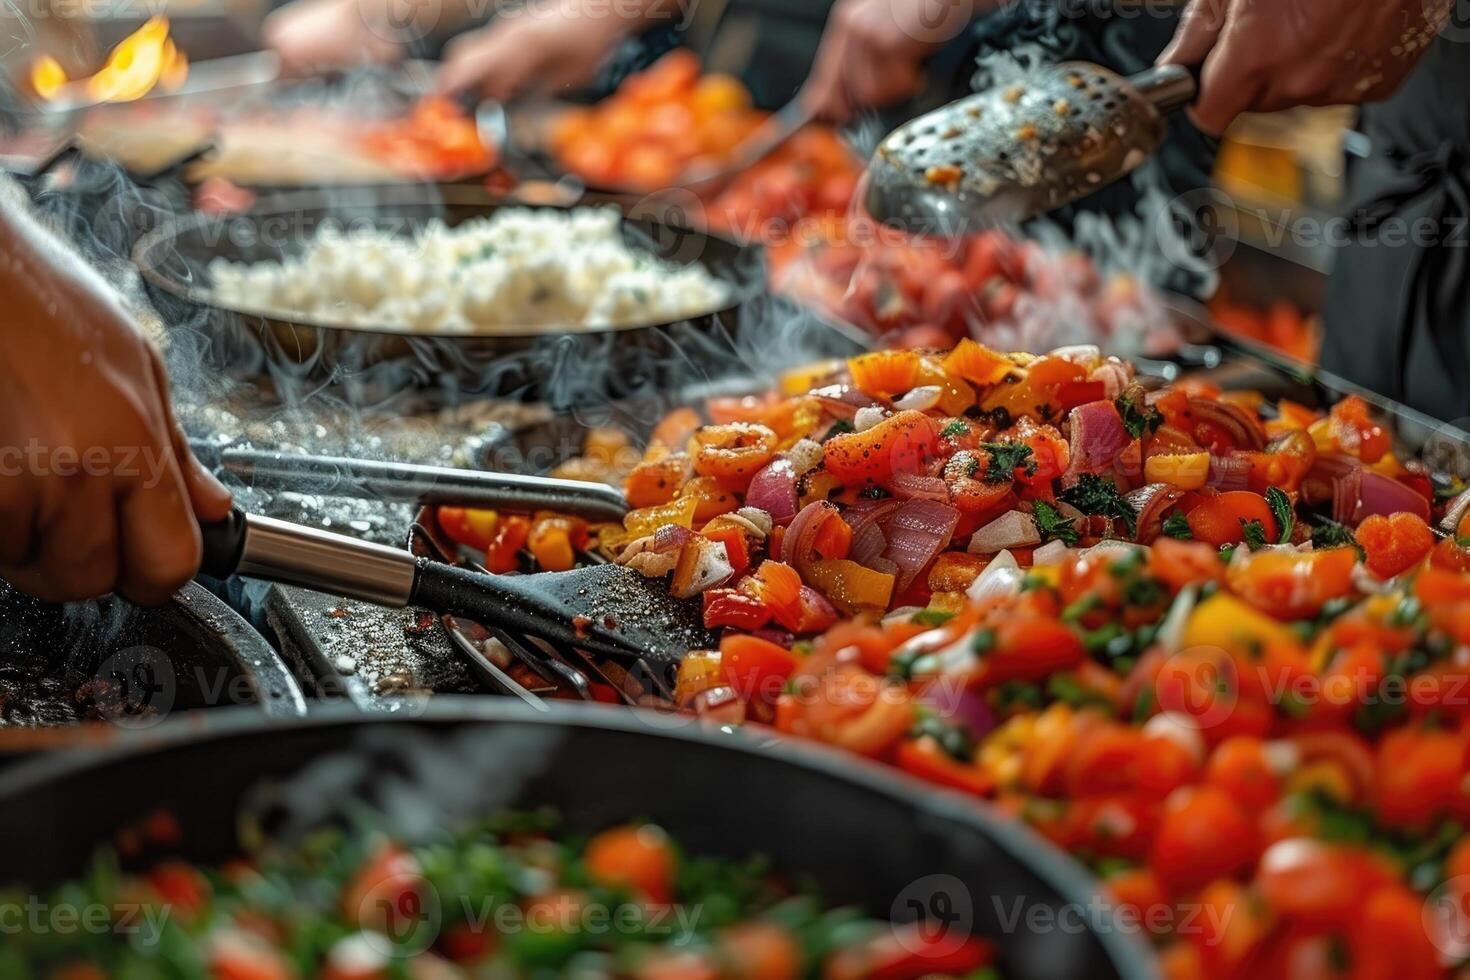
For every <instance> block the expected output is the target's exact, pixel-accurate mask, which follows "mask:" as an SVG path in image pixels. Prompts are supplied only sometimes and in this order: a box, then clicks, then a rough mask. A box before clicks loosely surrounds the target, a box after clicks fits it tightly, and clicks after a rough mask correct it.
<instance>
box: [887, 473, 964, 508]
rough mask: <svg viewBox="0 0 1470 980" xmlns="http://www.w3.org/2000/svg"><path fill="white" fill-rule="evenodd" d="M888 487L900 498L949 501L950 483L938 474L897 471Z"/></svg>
mask: <svg viewBox="0 0 1470 980" xmlns="http://www.w3.org/2000/svg"><path fill="white" fill-rule="evenodd" d="M888 489H889V490H890V491H892V492H893V495H894V496H895V497H897V498H898V499H900V500H911V499H913V498H915V497H918V498H920V499H923V500H937V501H938V502H939V503H941V504H947V503H949V485H948V484H946V483H945V482H944V480H943V479H941V478H940V477H937V476H921V475H919V474H918V473H906V472H899V473H895V474H893V477H892V479H891V481H890V482H889V484H888Z"/></svg>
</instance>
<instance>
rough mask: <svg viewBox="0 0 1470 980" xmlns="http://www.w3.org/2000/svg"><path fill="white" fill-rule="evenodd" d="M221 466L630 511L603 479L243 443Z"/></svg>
mask: <svg viewBox="0 0 1470 980" xmlns="http://www.w3.org/2000/svg"><path fill="white" fill-rule="evenodd" d="M218 466H219V468H220V469H222V470H224V471H226V472H228V473H231V474H232V475H234V476H236V477H238V478H239V479H240V480H241V481H242V482H244V483H246V484H249V485H251V486H255V487H262V488H267V489H277V490H297V491H302V492H305V493H321V494H333V495H336V496H345V497H353V498H358V499H364V500H391V501H398V502H402V503H417V504H450V505H458V506H469V507H483V508H486V509H489V510H501V509H504V510H512V511H526V512H534V511H538V510H554V511H557V512H559V513H563V514H573V515H575V516H577V517H585V518H587V519H588V520H593V521H619V520H622V518H623V515H624V514H626V513H627V512H628V502H627V501H626V500H624V499H623V495H622V494H621V493H619V492H618V491H617V490H615V489H614V488H612V487H610V486H607V485H605V484H601V483H586V482H583V481H580V480H559V479H554V478H552V477H544V476H523V475H521V474H518V473H491V472H486V471H484V470H467V469H459V468H457V467H452V466H420V465H418V464H414V463H390V462H381V461H378V460H365V459H348V458H346V457H339V456H308V455H301V454H296V453H280V452H270V451H265V450H258V449H239V448H226V449H221V450H219V453H218Z"/></svg>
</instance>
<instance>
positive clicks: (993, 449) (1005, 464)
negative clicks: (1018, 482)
mask: <svg viewBox="0 0 1470 980" xmlns="http://www.w3.org/2000/svg"><path fill="white" fill-rule="evenodd" d="M980 448H981V449H983V450H985V452H986V453H988V454H989V455H990V463H989V465H987V466H986V467H985V482H986V483H1010V482H1011V481H1012V480H1014V479H1015V478H1016V470H1024V471H1025V473H1026V475H1027V476H1034V475H1035V474H1036V460H1034V459H1032V458H1031V447H1030V446H1028V445H1026V444H1025V443H1024V442H987V443H985V444H984V445H982V446H981V447H980Z"/></svg>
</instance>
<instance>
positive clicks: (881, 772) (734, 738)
mask: <svg viewBox="0 0 1470 980" xmlns="http://www.w3.org/2000/svg"><path fill="white" fill-rule="evenodd" d="M195 715H196V716H190V717H180V718H173V719H168V720H165V721H164V722H163V723H161V724H160V725H158V726H157V727H155V728H152V729H148V730H145V731H140V732H128V733H119V735H118V736H117V737H116V738H115V739H112V740H110V741H109V742H107V743H106V744H104V745H100V746H99V745H97V744H95V743H93V744H88V745H86V747H84V748H76V749H73V750H70V751H62V752H52V753H48V754H45V755H42V756H39V757H37V758H34V759H28V760H24V761H22V762H18V763H16V764H15V766H14V767H12V768H10V769H8V770H5V771H3V772H0V805H4V804H5V803H7V802H12V801H14V800H16V799H18V798H20V797H23V796H24V795H25V794H27V793H29V792H33V791H36V790H39V789H41V788H43V787H44V786H46V785H47V784H48V783H51V782H53V781H57V780H61V779H67V778H72V777H76V776H79V775H83V774H85V773H86V772H88V771H91V770H95V769H98V768H101V767H104V766H109V765H115V764H117V763H120V762H127V761H130V760H140V759H143V758H146V757H148V756H160V755H165V754H167V753H168V752H169V751H170V750H172V749H174V748H177V747H183V746H198V745H201V744H207V743H209V742H213V741H224V740H228V739H232V738H238V737H242V736H251V735H261V736H264V737H266V738H268V737H269V735H270V733H271V732H273V731H285V730H302V729H313V728H332V727H346V728H360V727H362V726H366V725H392V724H403V725H414V724H423V725H428V726H431V727H432V726H435V725H441V724H482V723H489V724H528V725H549V726H553V727H569V728H582V729H588V730H593V731H597V730H602V731H609V730H611V731H618V732H624V733H630V734H635V735H647V736H649V737H650V738H663V739H672V740H674V741H679V742H685V743H693V744H698V745H702V746H706V747H710V748H714V749H718V750H721V751H728V752H734V753H743V754H745V755H748V756H754V757H757V758H759V759H761V760H762V764H764V765H781V766H792V767H795V768H799V769H807V770H811V771H814V772H817V773H820V774H821V775H824V776H827V777H829V778H834V779H838V780H841V781H844V782H848V783H851V784H854V785H856V786H857V787H859V788H860V789H862V790H864V791H866V792H870V793H874V794H878V795H881V796H886V797H888V798H889V799H890V800H893V801H894V802H896V803H898V804H900V805H901V806H903V807H905V808H907V809H909V810H911V811H913V812H914V813H915V814H916V815H919V816H923V817H925V818H930V819H937V820H941V821H947V822H949V823H959V824H964V825H966V826H968V827H969V828H970V829H972V830H974V831H976V832H978V833H980V834H982V835H983V836H985V837H987V838H988V839H990V840H992V841H994V842H995V844H996V846H997V847H999V848H1001V849H1002V850H1003V851H1005V852H1006V853H1007V854H1008V855H1009V856H1010V857H1011V858H1013V859H1015V860H1016V861H1017V862H1019V863H1021V864H1022V865H1024V866H1025V867H1027V868H1029V869H1031V871H1032V872H1033V873H1035V874H1036V875H1037V876H1038V877H1039V878H1041V879H1042V880H1043V881H1044V882H1045V883H1046V884H1048V885H1049V886H1051V887H1052V888H1054V889H1055V890H1056V892H1057V894H1058V895H1059V896H1060V897H1061V898H1062V899H1063V900H1064V901H1065V902H1068V903H1073V904H1076V905H1078V906H1080V907H1086V906H1087V905H1088V903H1090V902H1095V901H1097V899H1098V896H1099V894H1100V889H1099V882H1098V881H1097V879H1096V878H1094V877H1093V876H1091V875H1090V874H1088V873H1087V872H1086V871H1085V870H1084V869H1083V867H1082V865H1080V864H1079V863H1077V861H1076V860H1074V859H1073V858H1072V857H1070V856H1069V855H1067V854H1066V853H1065V852H1063V851H1061V850H1060V849H1058V848H1057V847H1055V846H1054V845H1052V844H1050V843H1049V842H1047V841H1046V840H1044V839H1043V838H1041V837H1040V836H1039V835H1037V834H1035V833H1033V832H1032V831H1030V830H1028V829H1027V828H1025V827H1024V826H1023V825H1021V824H1020V823H1019V822H1017V821H1015V820H1012V819H1010V818H1008V817H1003V816H1001V815H1000V814H998V813H992V812H991V811H990V810H989V808H988V807H987V805H985V804H981V803H978V802H977V801H975V800H974V799H973V798H970V797H967V796H963V795H961V794H959V793H957V792H954V791H951V790H945V789H941V788H935V787H932V786H929V785H927V784H925V783H922V782H920V781H919V780H916V779H913V778H912V777H909V776H905V775H903V774H902V773H899V772H895V771H893V770H891V769H889V768H885V767H882V766H880V765H879V764H878V763H875V762H870V761H868V760H865V759H862V758H860V757H856V756H853V755H852V754H851V753H846V752H842V751H840V750H838V749H833V748H828V747H826V746H822V745H818V744H815V743H811V742H805V741H799V740H794V739H788V738H785V737H784V736H780V735H777V734H775V733H771V734H769V735H761V736H757V735H755V734H753V733H752V732H750V731H747V730H745V729H737V728H718V729H716V728H710V727H708V726H704V725H700V724H697V723H691V722H689V721H687V720H681V724H680V727H679V728H677V729H674V728H671V727H670V726H669V724H668V716H666V715H661V714H659V713H657V712H648V711H645V710H641V709H630V708H623V707H608V706H603V705H576V706H573V705H559V704H548V705H545V706H543V708H540V709H533V708H530V707H528V706H526V705H523V704H519V703H515V702H511V701H509V700H504V699H500V698H484V697H475V696H459V697H456V696H453V695H446V696H440V697H436V698H434V699H432V700H431V701H429V702H428V703H426V704H424V705H423V706H422V707H421V708H420V709H419V710H417V711H416V712H415V713H413V714H411V715H401V714H395V715H389V714H374V713H364V712H363V711H362V710H361V709H360V708H357V707H355V706H352V705H345V704H343V705H324V706H322V708H321V709H319V710H313V711H312V712H311V713H310V714H308V715H306V716H304V717H299V718H291V719H269V718H263V717H262V716H261V715H260V714H259V713H258V712H254V711H252V710H251V709H249V708H234V709H223V710H216V711H211V712H208V713H206V714H203V715H199V714H198V713H195ZM1094 934H1095V935H1096V937H1097V940H1098V942H1099V943H1100V944H1101V945H1102V947H1103V948H1104V949H1105V950H1106V952H1107V953H1108V955H1109V957H1110V958H1111V959H1112V960H1113V961H1114V963H1115V964H1116V966H1117V967H1118V970H1119V972H1120V974H1121V975H1123V976H1127V977H1140V978H1154V977H1158V976H1159V975H1160V974H1159V972H1158V967H1157V964H1156V962H1155V960H1154V958H1153V956H1152V955H1151V954H1150V953H1149V951H1148V947H1147V945H1146V944H1145V943H1144V942H1143V940H1142V939H1141V938H1139V937H1138V936H1136V935H1133V934H1131V933H1129V932H1127V931H1125V930H1120V929H1102V930H1096V931H1095V933H1094Z"/></svg>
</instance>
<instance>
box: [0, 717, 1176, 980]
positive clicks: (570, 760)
mask: <svg viewBox="0 0 1470 980" xmlns="http://www.w3.org/2000/svg"><path fill="white" fill-rule="evenodd" d="M363 803H367V804H368V805H370V806H371V807H372V808H373V809H374V810H376V811H378V812H381V813H383V814H385V815H386V817H387V819H388V820H389V822H390V827H391V829H394V830H396V831H399V832H402V833H407V834H410V835H412V834H413V833H414V829H413V828H414V827H415V826H417V827H418V828H419V833H422V832H423V831H424V829H426V828H432V827H438V826H443V825H445V824H451V825H452V824H454V823H456V822H460V821H465V820H469V819H472V818H473V817H474V816H476V815H484V814H487V813H489V812H493V811H494V810H496V809H498V808H501V807H506V806H513V807H538V806H551V807H554V808H555V809H556V810H558V811H559V812H560V813H561V814H562V816H563V817H564V820H565V823H566V826H567V828H568V829H569V830H570V831H573V832H586V831H590V830H594V829H598V828H601V827H606V826H609V825H611V824H614V823H617V822H621V821H626V820H628V819H630V818H636V817H650V818H652V819H655V820H657V821H658V822H659V823H660V824H662V825H663V826H664V827H666V828H667V829H668V830H669V831H670V832H671V833H672V834H673V835H674V836H675V838H677V839H678V840H679V841H680V842H681V843H682V844H683V845H684V846H685V847H687V849H688V850H689V851H690V852H691V853H694V854H708V855H722V856H729V857H743V856H748V855H750V854H752V853H764V854H767V855H769V856H770V858H771V859H772V861H773V862H774V864H775V866H776V867H778V868H781V869H784V870H788V871H792V872H807V873H809V874H811V875H812V876H813V877H814V879H815V880H816V882H817V883H818V884H819V885H820V886H821V888H822V890H823V893H824V896H825V897H826V898H827V899H829V900H831V901H833V902H836V903H853V904H856V905H859V906H861V907H863V908H864V909H865V910H866V911H868V912H869V913H871V914H874V915H878V916H882V917H885V918H889V917H891V918H893V919H895V920H902V921H913V920H914V919H916V918H919V917H921V916H923V915H925V914H928V913H929V910H937V911H938V912H939V913H942V914H944V915H945V916H946V917H948V918H949V924H950V925H951V926H954V927H960V926H961V923H963V924H964V925H966V926H968V925H971V924H972V925H973V930H974V931H975V932H977V933H979V934H983V935H986V936H990V937H992V938H993V939H995V940H996V941H997V942H998V943H999V945H1000V948H1001V950H1002V953H1001V957H1002V969H1003V971H1004V974H1005V976H1007V977H1008V978H1011V980H1030V978H1036V980H1040V978H1046V980H1053V978H1057V977H1069V978H1073V980H1079V978H1088V977H1152V976H1156V975H1157V973H1156V969H1155V967H1154V965H1153V964H1152V962H1151V960H1150V959H1149V957H1148V955H1147V953H1146V952H1145V948H1144V946H1143V944H1142V943H1141V942H1140V941H1139V939H1138V937H1137V936H1135V935H1131V934H1129V933H1128V932H1127V931H1126V930H1124V929H1122V928H1120V927H1118V926H1117V925H1116V924H1115V923H1113V922H1112V920H1111V919H1109V918H1106V917H1105V916H1104V915H1102V914H1100V913H1099V905H1100V903H1101V900H1100V899H1099V898H1098V896H1097V895H1096V893H1095V883H1094V882H1093V881H1092V880H1091V879H1089V878H1088V877H1087V875H1086V874H1085V873H1084V872H1083V871H1082V870H1081V869H1080V868H1079V867H1078V866H1077V865H1076V864H1075V863H1073V862H1072V861H1071V860H1070V859H1068V858H1067V857H1065V856H1064V855H1062V854H1061V853H1060V852H1058V851H1056V850H1054V849H1053V848H1052V847H1051V846H1050V845H1048V844H1046V843H1044V842H1042V841H1041V840H1040V839H1039V838H1036V837H1034V836H1033V835H1032V834H1031V833H1030V832H1029V831H1026V830H1024V829H1022V828H1021V827H1019V826H1018V825H1016V824H1015V823H1014V822H1013V821H1010V820H1007V819H1005V818H1002V817H999V816H996V815H992V814H990V813H989V812H987V811H986V810H984V809H982V808H980V807H976V806H975V805H974V803H973V801H969V800H963V799H960V798H958V797H954V798H951V797H949V796H947V795H946V794H943V793H935V792H932V791H930V790H927V789H922V788H921V787H920V786H919V785H918V784H915V783H911V782H909V781H908V780H907V779H904V778H901V777H896V776H892V775H889V774H886V773H884V772H883V771H881V770H880V769H879V768H878V767H877V766H875V765H872V764H870V763H866V762H861V761H856V760H854V759H852V758H850V757H844V756H839V755H837V754H835V753H833V752H829V751H825V750H821V749H817V748H814V747H811V746H796V745H787V744H784V743H783V744H782V745H781V746H780V751H779V752H776V751H771V748H770V747H769V746H768V745H767V746H763V745H762V744H761V742H760V741H759V740H758V739H757V738H755V737H752V736H749V735H744V734H731V733H727V732H719V731H716V730H710V729H701V728H697V727H694V726H691V725H689V724H687V723H680V722H679V721H677V720H674V721H671V720H670V719H668V718H663V717H660V716H650V715H645V714H639V713H630V712H625V711H604V710H599V709H596V708H582V709H580V710H566V709H559V710H551V711H548V712H546V713H543V714H538V713H536V712H534V711H530V710H529V709H526V708H525V707H524V706H517V705H512V704H510V703H508V702H503V701H492V700H487V699H478V700H471V699H453V700H440V699H436V700H435V701H433V702H431V703H430V704H429V705H428V707H427V708H426V709H425V712H424V714H423V715H422V716H420V717H417V718H413V719H405V720H397V721H393V720H389V719H386V718H383V717H372V716H363V715H360V714H356V713H344V712H342V711H334V712H329V713H326V714H323V715H320V716H315V717H313V718H311V719H307V720H305V721H300V722H294V723H291V724H289V725H285V726H281V725H276V726H267V725H263V724H261V723H259V722H258V721H256V720H255V719H252V718H247V717H243V716H241V715H238V714H236V715H229V716H226V715H224V714H223V713H216V714H213V715H210V716H208V717H207V718H206V719H205V720H204V723H203V724H201V725H192V726H189V727H187V728H185V727H173V726H166V727H163V728H160V729H157V730H156V731H155V732H154V733H149V734H148V735H146V736H145V737H144V738H141V739H130V740H128V741H127V742H125V743H120V744H118V745H117V746H114V747H111V748H108V749H104V750H88V751H86V752H77V753H67V754H64V755H63V754H58V755H53V756H50V757H47V758H43V759H39V760H35V761H33V762H31V763H28V764H26V765H25V767H24V768H20V769H17V770H13V771H11V772H7V773H4V774H0V839H4V840H9V841H24V842H25V846H24V847H11V848H6V849H5V850H4V851H3V852H0V882H21V883H24V884H25V885H28V886H33V887H34V886H41V885H46V884H49V883H54V882H55V881H57V880H58V879H60V878H62V877H64V876H68V875H73V874H75V873H77V872H79V871H80V870H81V869H82V868H83V867H84V865H85V863H86V861H87V859H88V858H89V856H90V855H91V853H92V851H93V848H94V847H96V846H97V845H98V844H100V843H102V842H105V841H107V840H109V839H110V838H111V836H112V835H113V834H114V833H115V832H117V831H118V830H119V829H121V828H123V827H125V826H127V825H129V824H130V823H132V822H134V821H137V820H138V819H140V818H142V817H144V816H146V815H147V814H149V813H151V812H154V811H156V810H157V809H159V808H164V809H166V810H169V811H172V812H173V814H174V815H175V816H177V818H178V820H179V824H180V826H181V827H182V829H183V833H182V842H181V844H180V845H179V847H180V849H181V851H182V854H183V856H185V857H188V858H192V859H196V860H219V859H223V858H226V857H228V856H229V855H230V854H231V853H233V852H236V851H237V849H238V847H239V840H238V838H237V827H239V825H240V820H239V819H238V818H239V816H240V814H241V813H242V811H245V812H247V813H249V814H251V815H253V816H255V817H258V818H259V819H260V820H261V821H262V822H264V823H265V824H266V825H267V826H268V827H270V828H272V829H273V830H274V831H275V832H276V833H277V834H278V835H280V836H281V837H283V838H284V839H287V840H291V839H295V838H296V837H297V836H298V835H301V834H304V833H307V832H309V831H310V830H311V829H312V828H314V827H319V826H321V825H322V823H323V822H324V821H331V820H339V819H341V818H343V817H344V815H346V814H348V813H350V812H352V808H354V807H357V806H360V805H361V804H363ZM936 876H940V877H936ZM939 894H942V896H943V897H942V898H939V899H936V898H935V896H936V895H939ZM954 916H959V917H961V918H959V919H955V918H954ZM1084 922H1086V923H1090V924H1091V925H1090V927H1088V928H1084V927H1083V923H1084ZM1038 924H1042V926H1043V927H1042V928H1038V927H1037V926H1038Z"/></svg>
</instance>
